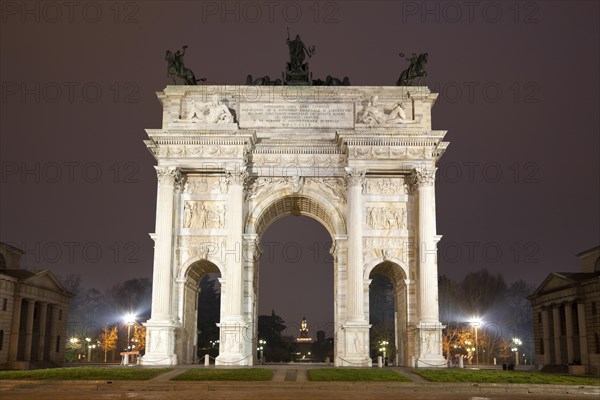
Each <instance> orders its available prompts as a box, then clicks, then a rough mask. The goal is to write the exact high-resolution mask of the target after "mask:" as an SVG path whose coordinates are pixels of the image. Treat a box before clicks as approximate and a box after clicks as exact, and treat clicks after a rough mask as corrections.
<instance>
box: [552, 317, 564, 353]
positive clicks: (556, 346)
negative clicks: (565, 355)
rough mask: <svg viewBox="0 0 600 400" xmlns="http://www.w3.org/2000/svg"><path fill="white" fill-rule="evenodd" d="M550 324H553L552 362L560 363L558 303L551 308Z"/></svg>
mask: <svg viewBox="0 0 600 400" xmlns="http://www.w3.org/2000/svg"><path fill="white" fill-rule="evenodd" d="M552 324H553V325H554V364H562V357H561V354H560V333H561V332H560V305H558V306H554V307H553V308H552Z"/></svg>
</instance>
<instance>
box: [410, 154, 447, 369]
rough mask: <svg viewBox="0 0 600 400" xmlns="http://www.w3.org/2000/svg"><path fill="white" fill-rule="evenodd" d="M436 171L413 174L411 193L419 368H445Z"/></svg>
mask: <svg viewBox="0 0 600 400" xmlns="http://www.w3.org/2000/svg"><path fill="white" fill-rule="evenodd" d="M435 171H436V169H435V168H434V167H433V166H431V167H425V168H422V169H419V170H414V171H413V173H412V176H411V179H410V181H411V183H412V188H411V191H412V192H413V193H414V192H415V190H416V195H417V196H418V222H417V224H418V241H419V243H418V246H417V249H418V253H417V256H418V286H417V289H418V296H417V298H418V301H419V306H418V310H419V323H418V326H419V343H420V351H419V357H418V360H417V366H418V367H445V366H446V365H447V364H446V360H445V359H444V356H443V354H442V324H441V323H440V318H439V304H438V283H437V281H438V272H437V241H438V237H437V234H436V221H435V218H436V217H435Z"/></svg>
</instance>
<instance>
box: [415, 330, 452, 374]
mask: <svg viewBox="0 0 600 400" xmlns="http://www.w3.org/2000/svg"><path fill="white" fill-rule="evenodd" d="M442 328H443V325H442V324H441V323H439V322H437V323H436V322H433V323H425V322H420V323H419V324H417V329H418V330H419V335H418V337H419V356H418V358H417V367H418V368H445V367H447V362H446V359H445V358H444V356H443V355H442Z"/></svg>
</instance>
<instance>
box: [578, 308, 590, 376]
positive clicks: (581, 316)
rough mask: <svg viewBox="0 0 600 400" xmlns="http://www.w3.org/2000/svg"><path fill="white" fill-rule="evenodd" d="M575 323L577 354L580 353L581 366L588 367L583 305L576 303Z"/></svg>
mask: <svg viewBox="0 0 600 400" xmlns="http://www.w3.org/2000/svg"><path fill="white" fill-rule="evenodd" d="M577 322H578V323H579V352H580V353H581V364H582V365H588V364H589V362H590V360H589V357H588V342H587V328H586V326H585V322H586V320H585V304H584V303H577Z"/></svg>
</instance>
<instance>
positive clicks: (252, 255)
mask: <svg viewBox="0 0 600 400" xmlns="http://www.w3.org/2000/svg"><path fill="white" fill-rule="evenodd" d="M243 237H244V245H243V250H244V253H243V254H244V257H243V260H242V262H243V265H244V274H243V282H244V299H243V301H242V304H243V308H242V314H243V316H244V318H245V319H246V321H247V322H248V323H249V325H250V327H251V332H249V333H250V335H251V337H249V338H247V340H249V341H251V342H252V343H250V345H249V347H247V349H246V350H247V351H249V353H248V354H245V356H249V355H251V356H252V357H250V358H249V361H251V364H250V365H255V364H256V362H257V361H258V359H257V357H256V347H257V345H258V342H257V340H258V337H257V336H258V326H257V320H258V314H257V313H256V294H255V293H258V287H256V288H255V287H254V285H255V284H256V285H258V280H257V279H256V277H255V272H256V268H255V264H256V263H257V262H259V260H260V254H261V249H260V243H259V241H258V239H259V237H258V235H257V234H244V235H243Z"/></svg>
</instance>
